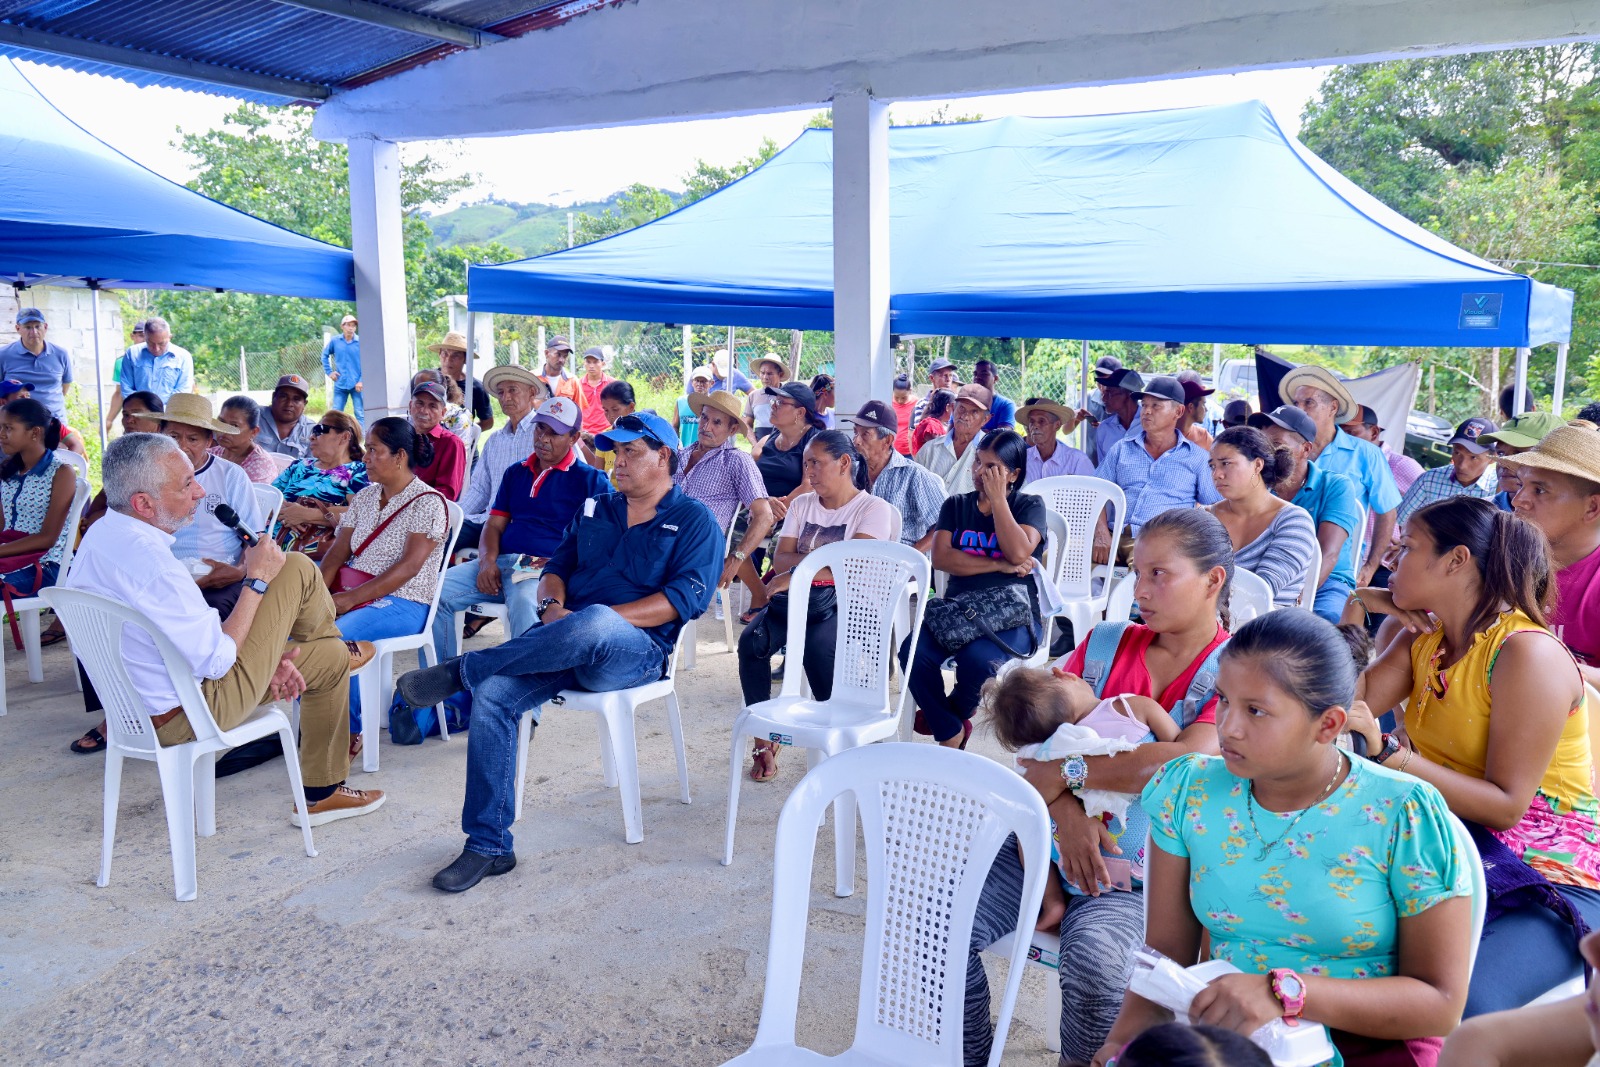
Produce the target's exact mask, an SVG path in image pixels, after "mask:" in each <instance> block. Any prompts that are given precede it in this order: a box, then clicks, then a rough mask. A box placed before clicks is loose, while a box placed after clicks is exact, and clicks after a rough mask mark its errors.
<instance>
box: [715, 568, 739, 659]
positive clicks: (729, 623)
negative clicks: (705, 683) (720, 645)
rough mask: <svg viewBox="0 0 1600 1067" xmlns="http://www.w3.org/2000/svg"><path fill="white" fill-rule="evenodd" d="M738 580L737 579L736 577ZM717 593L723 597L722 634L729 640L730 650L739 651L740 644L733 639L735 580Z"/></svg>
mask: <svg viewBox="0 0 1600 1067" xmlns="http://www.w3.org/2000/svg"><path fill="white" fill-rule="evenodd" d="M735 580H737V579H735ZM717 595H718V596H720V597H721V598H722V636H723V639H724V640H725V641H727V642H728V651H729V652H737V651H739V646H738V644H737V643H736V642H735V641H734V639H733V605H734V603H735V601H734V599H733V582H729V583H728V584H727V585H725V586H723V587H722V588H721V589H719V590H717Z"/></svg>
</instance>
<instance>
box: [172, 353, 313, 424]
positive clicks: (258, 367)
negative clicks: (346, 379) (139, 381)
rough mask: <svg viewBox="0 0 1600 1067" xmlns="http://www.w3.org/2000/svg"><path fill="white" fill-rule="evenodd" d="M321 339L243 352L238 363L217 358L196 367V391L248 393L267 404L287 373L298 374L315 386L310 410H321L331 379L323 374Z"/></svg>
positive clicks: (208, 393)
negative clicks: (219, 362) (275, 387)
mask: <svg viewBox="0 0 1600 1067" xmlns="http://www.w3.org/2000/svg"><path fill="white" fill-rule="evenodd" d="M322 346H323V341H322V339H321V338H317V339H316V340H308V341H302V342H299V343H298V344H293V345H289V346H288V347H286V348H280V349H278V350H277V351H275V352H243V351H241V352H240V353H239V359H238V362H237V363H235V362H233V361H231V360H230V361H228V362H226V363H223V364H220V365H219V364H217V363H216V362H215V361H213V362H211V363H210V364H208V365H205V366H198V365H197V366H196V367H195V371H194V384H195V392H197V393H204V394H206V395H209V396H222V397H227V396H233V395H234V394H236V393H244V394H246V395H248V396H251V397H254V398H255V399H256V400H258V401H260V402H261V403H263V404H264V403H266V402H267V401H268V400H269V399H271V397H272V389H273V386H275V385H277V384H278V379H279V378H281V377H282V376H283V375H285V374H298V375H300V377H302V378H304V379H305V380H306V383H307V384H308V385H310V386H311V397H310V403H309V404H308V409H309V410H321V409H322V407H323V406H324V402H325V401H324V398H325V396H326V393H327V389H326V386H327V380H326V377H325V376H324V375H323V373H322Z"/></svg>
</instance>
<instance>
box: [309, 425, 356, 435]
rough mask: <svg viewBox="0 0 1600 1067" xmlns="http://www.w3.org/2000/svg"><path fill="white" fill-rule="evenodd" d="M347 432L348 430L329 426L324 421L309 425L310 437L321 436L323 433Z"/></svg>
mask: <svg viewBox="0 0 1600 1067" xmlns="http://www.w3.org/2000/svg"><path fill="white" fill-rule="evenodd" d="M347 432H349V431H347V430H343V429H340V428H339V427H337V426H329V425H328V424H327V423H325V422H319V423H317V424H316V425H315V426H313V427H311V436H312V437H321V436H322V435H323V434H325V433H347Z"/></svg>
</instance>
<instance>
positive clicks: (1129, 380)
mask: <svg viewBox="0 0 1600 1067" xmlns="http://www.w3.org/2000/svg"><path fill="white" fill-rule="evenodd" d="M1100 384H1101V385H1104V386H1106V387H1107V388H1110V389H1126V390H1127V391H1128V392H1130V393H1137V392H1139V391H1140V390H1141V389H1143V388H1144V379H1143V378H1141V377H1139V372H1138V371H1136V370H1131V369H1129V368H1127V367H1119V368H1117V369H1116V370H1114V371H1112V372H1111V373H1110V374H1108V375H1106V377H1105V378H1103V379H1102V380H1101V382H1100Z"/></svg>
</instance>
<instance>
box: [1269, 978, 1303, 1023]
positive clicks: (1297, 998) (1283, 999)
mask: <svg viewBox="0 0 1600 1067" xmlns="http://www.w3.org/2000/svg"><path fill="white" fill-rule="evenodd" d="M1267 975H1268V977H1269V978H1271V980H1272V995H1273V996H1275V997H1277V998H1278V1003H1280V1004H1282V1005H1283V1021H1284V1022H1285V1023H1287V1024H1288V1025H1290V1026H1299V1025H1300V1013H1301V1012H1303V1011H1305V1010H1306V983H1305V979H1303V978H1301V977H1300V976H1299V975H1298V974H1295V973H1294V972H1293V971H1291V970H1289V968H1287V967H1276V968H1273V969H1272V970H1271V971H1268V972H1267Z"/></svg>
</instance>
